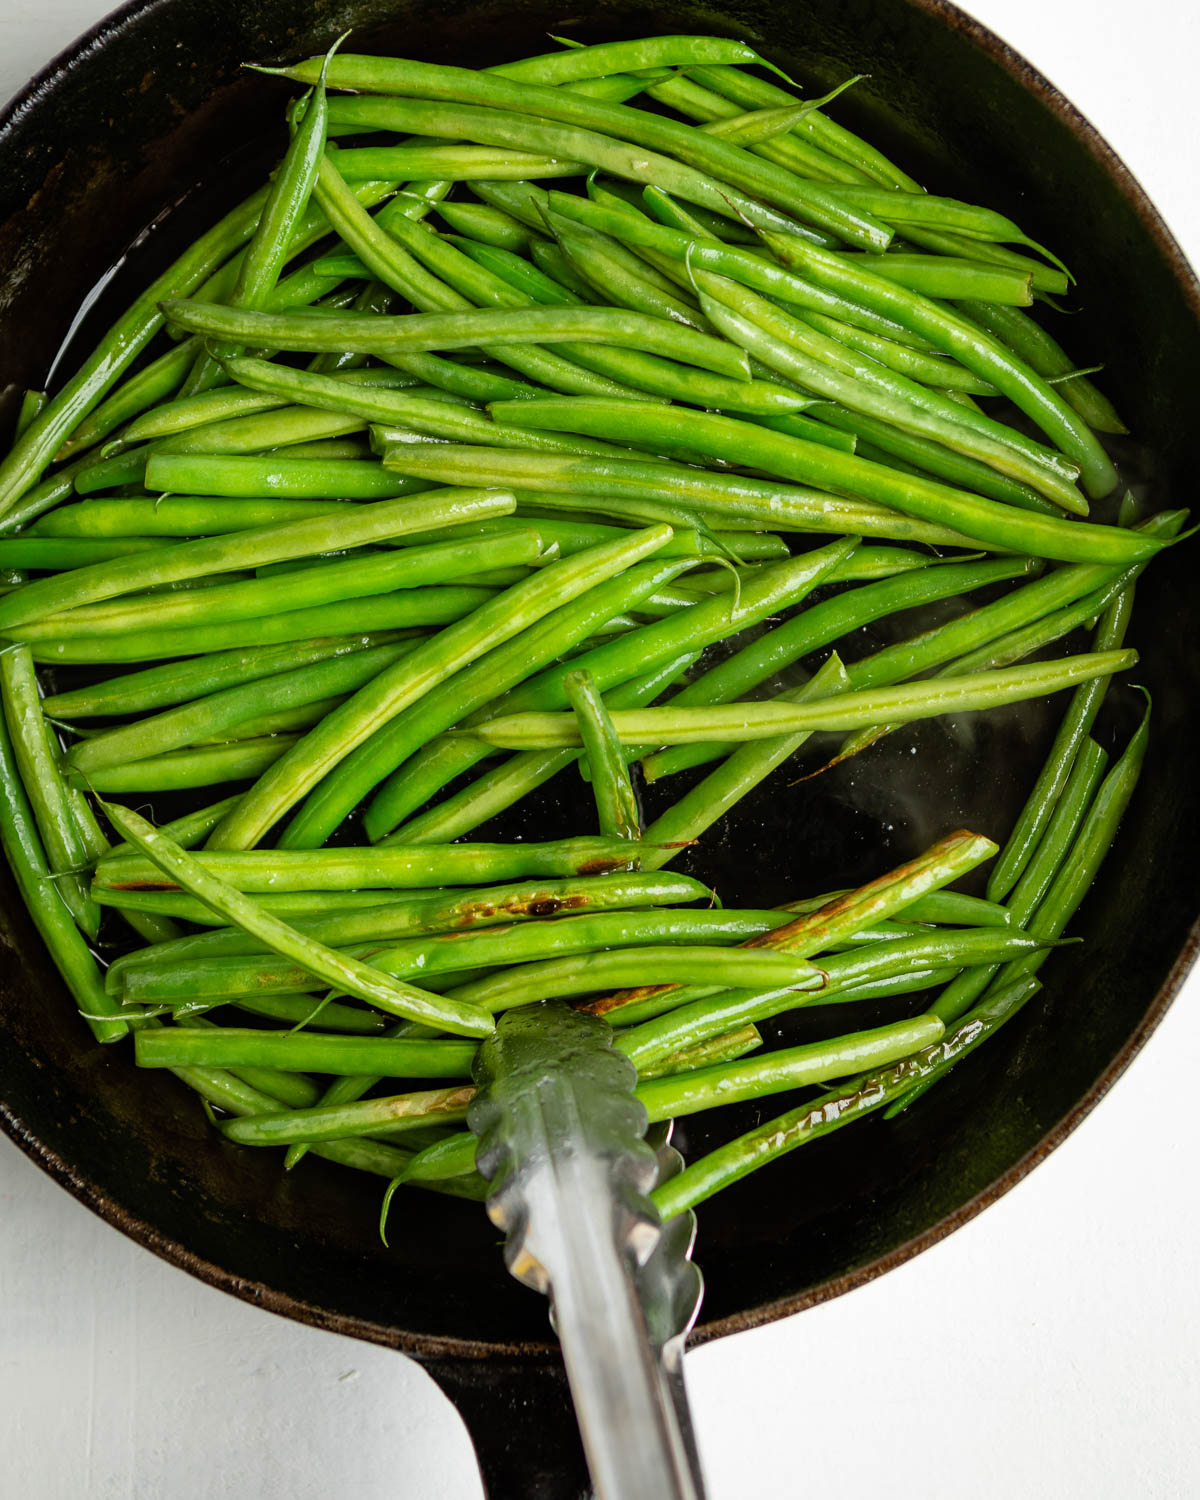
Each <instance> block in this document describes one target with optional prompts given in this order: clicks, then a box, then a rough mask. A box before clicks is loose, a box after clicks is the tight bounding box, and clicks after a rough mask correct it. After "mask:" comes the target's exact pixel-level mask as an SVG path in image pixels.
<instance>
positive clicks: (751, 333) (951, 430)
mask: <svg viewBox="0 0 1200 1500" xmlns="http://www.w3.org/2000/svg"><path fill="white" fill-rule="evenodd" d="M693 275H694V277H695V279H696V282H697V286H698V289H699V296H700V305H701V307H702V308H703V310H704V312H705V314H706V316H707V317H708V319H709V321H710V322H712V323H713V324H715V326H716V327H717V328H718V329H720V331H721V332H722V333H724V334H725V336H726V337H727V338H730V339H733V340H735V341H736V342H737V343H739V344H740V345H742V347H743V348H745V349H746V350H747V351H748V352H750V353H753V354H755V355H756V356H757V357H758V358H759V359H761V360H762V361H764V363H766V364H768V365H770V367H771V368H772V369H776V370H779V371H780V372H781V373H782V374H784V375H785V376H787V377H788V378H789V379H792V380H795V381H797V382H798V383H799V384H801V385H802V386H804V387H805V388H806V389H808V390H811V391H815V392H817V394H818V395H822V396H827V397H828V398H829V399H830V400H832V401H836V402H840V403H841V404H842V405H843V406H848V407H850V409H851V410H853V411H858V412H863V413H865V414H866V415H868V416H875V417H878V418H881V419H882V420H883V421H886V422H889V423H891V424H892V425H893V426H897V427H901V428H902V429H904V430H906V431H910V432H916V433H918V434H920V435H923V436H925V437H928V438H932V439H933V440H934V441H936V442H938V443H941V444H943V445H944V446H946V447H948V448H951V449H952V450H956V451H958V452H960V453H963V454H966V455H967V456H969V457H972V458H975V459H978V460H979V461H980V462H982V463H985V464H988V465H989V466H990V467H991V468H993V469H996V470H998V471H999V472H1000V473H1002V474H1005V475H1007V476H1008V477H1009V478H1011V479H1017V480H1020V481H1022V482H1023V483H1024V484H1026V485H1029V486H1031V487H1032V488H1033V489H1035V490H1037V491H1038V492H1039V493H1041V494H1043V495H1045V496H1046V497H1047V498H1048V499H1050V500H1053V501H1054V502H1055V503H1056V504H1058V505H1061V506H1062V507H1063V508H1064V509H1066V510H1070V511H1074V512H1078V513H1086V510H1087V505H1086V503H1085V501H1084V500H1083V499H1082V497H1081V496H1080V495H1079V494H1078V492H1077V491H1076V489H1075V486H1074V483H1073V480H1074V478H1075V475H1076V473H1077V470H1076V469H1075V468H1074V466H1072V465H1067V464H1064V463H1063V461H1062V460H1061V459H1060V458H1059V456H1058V455H1057V454H1055V453H1053V452H1052V451H1051V450H1049V449H1047V448H1044V447H1043V446H1042V445H1041V444H1038V443H1034V442H1031V441H1030V440H1029V439H1028V438H1026V437H1024V436H1023V435H1022V434H1021V433H1017V432H1014V431H1013V429H1012V428H1010V427H1006V426H1004V425H1003V424H1002V423H1000V422H996V421H993V420H992V419H991V418H990V417H986V416H981V415H980V416H977V415H975V414H974V413H969V412H967V411H966V410H965V409H964V408H963V407H961V406H960V405H958V403H957V402H954V401H951V400H950V399H949V398H948V397H946V396H944V395H942V394H941V392H940V391H935V390H929V389H928V388H927V387H925V386H923V385H921V384H920V383H919V382H918V381H914V380H910V379H909V378H908V377H907V376H906V375H901V374H897V373H894V372H892V371H889V370H887V369H884V368H881V367H880V366H879V365H877V364H876V362H875V361H874V360H872V359H870V358H869V357H864V356H861V355H858V354H856V353H854V352H853V351H852V350H850V349H849V348H848V347H847V346H845V345H842V344H840V343H839V342H838V341H837V340H836V339H832V338H830V337H828V335H826V334H823V333H821V332H819V331H818V330H817V329H816V328H814V327H812V326H811V325H810V324H809V323H807V322H805V321H803V320H801V319H799V318H796V317H793V316H792V315H791V314H790V313H788V312H787V311H785V310H784V309H783V308H781V307H778V306H776V305H775V304H773V303H771V302H768V301H767V300H766V299H765V298H763V297H760V296H759V295H758V293H757V292H753V291H751V290H750V289H749V288H748V287H741V286H739V285H738V284H737V283H736V282H733V281H730V280H728V279H727V278H723V277H718V276H713V275H712V274H711V273H710V272H707V271H694V272H693Z"/></svg>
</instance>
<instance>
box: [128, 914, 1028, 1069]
mask: <svg viewBox="0 0 1200 1500" xmlns="http://www.w3.org/2000/svg"><path fill="white" fill-rule="evenodd" d="M786 925H788V917H787V915H786V914H785V913H782V912H762V911H736V912H735V911H716V912H714V911H673V910H666V909H663V908H655V909H652V910H647V911H614V912H600V913H598V914H591V915H587V914H585V915H579V916H572V917H569V918H564V919H561V920H558V921H549V922H546V921H528V922H517V923H515V924H513V925H511V926H503V927H493V928H483V929H472V930H470V931H468V932H461V931H455V932H449V933H441V934H436V933H435V934H432V935H421V936H418V937H410V938H403V939H401V940H399V941H398V942H394V943H391V944H388V945H386V946H384V947H380V946H379V943H378V942H377V941H376V942H368V943H354V944H350V945H347V946H344V947H341V948H339V950H338V951H340V952H342V953H345V954H346V955H347V956H350V957H354V958H358V959H363V960H365V961H369V962H370V965H371V967H372V968H373V969H378V970H379V971H380V973H383V974H390V975H392V976H393V977H395V978H398V979H416V978H418V977H420V978H421V979H422V980H423V982H426V983H435V984H436V983H438V982H439V980H438V979H437V978H435V976H440V982H441V983H442V984H443V985H444V982H445V977H446V976H447V975H450V974H453V973H455V971H462V970H465V969H470V970H472V971H476V970H479V969H489V968H492V967H494V966H496V965H505V966H510V965H522V966H523V965H525V964H527V963H530V962H533V961H541V960H544V959H548V958H553V957H560V956H565V955H571V954H575V955H582V956H590V955H591V953H592V950H593V949H598V948H605V949H618V948H632V947H640V946H641V945H644V944H646V943H648V942H653V943H677V944H679V945H681V946H683V945H687V946H697V945H700V946H704V945H707V946H709V947H712V946H719V945H721V944H724V943H729V944H733V943H735V942H739V941H741V942H744V941H745V940H746V939H747V938H754V937H758V936H759V935H761V934H762V933H764V932H769V931H771V929H772V928H773V927H777V928H782V927H784V926H786ZM986 930H987V931H990V932H992V933H995V932H996V931H997V929H994V928H990V929H986ZM297 931H300V929H299V928H297ZM310 935H311V934H310ZM1003 951H1004V956H1005V957H1008V956H1011V953H1012V952H1013V951H1016V950H1012V949H1005V950H1003ZM109 973H110V976H111V978H110V982H109V984H108V988H109V989H110V990H117V991H120V992H122V993H123V994H124V996H125V1000H126V1003H138V1004H153V1005H160V1004H166V1005H178V1004H180V1003H184V1004H186V1003H188V1002H189V1001H191V1000H192V999H196V998H200V999H205V1000H213V999H215V998H217V997H221V998H223V999H228V998H232V997H235V996H237V995H242V994H256V995H257V994H272V993H280V994H286V993H289V992H296V991H301V990H304V989H307V988H310V987H311V983H312V981H311V977H310V976H309V974H308V973H307V971H306V970H305V969H304V968H303V967H299V966H297V965H296V964H294V963H291V962H285V961H282V960H281V959H279V958H262V957H259V956H257V955H249V956H242V955H236V954H235V955H232V956H228V957H227V956H222V955H216V956H214V955H211V954H209V953H208V952H207V951H203V950H201V951H199V952H197V951H195V950H194V949H193V950H192V951H191V952H190V953H189V952H184V953H182V955H181V953H180V951H179V950H178V949H176V950H175V951H173V952H171V953H169V954H165V955H164V956H163V957H161V958H157V957H155V956H153V955H149V956H147V954H146V953H145V952H144V951H143V953H140V954H138V955H136V956H132V955H131V956H130V958H128V959H126V960H122V961H120V962H119V964H117V965H114V966H113V968H112V969H110V971H109ZM453 982H454V983H456V984H459V983H463V982H465V980H460V979H458V978H456V979H455V980H454V981H453ZM355 1071H356V1072H362V1071H363V1069H361V1068H358V1069H356V1070H355Z"/></svg>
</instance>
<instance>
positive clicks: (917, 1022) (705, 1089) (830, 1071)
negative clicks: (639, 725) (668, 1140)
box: [637, 1016, 944, 1121]
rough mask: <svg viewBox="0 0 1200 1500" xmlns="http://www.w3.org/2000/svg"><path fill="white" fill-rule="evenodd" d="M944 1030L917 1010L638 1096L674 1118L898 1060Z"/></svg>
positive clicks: (649, 1087)
mask: <svg viewBox="0 0 1200 1500" xmlns="http://www.w3.org/2000/svg"><path fill="white" fill-rule="evenodd" d="M943 1030H944V1028H943V1027H942V1023H941V1022H940V1021H938V1020H937V1019H936V1017H933V1016H918V1017H916V1018H915V1019H914V1020H911V1021H897V1022H893V1023H892V1025H890V1026H879V1027H876V1028H875V1029H874V1030H873V1031H861V1032H852V1033H851V1034H849V1035H848V1036H841V1037H835V1038H833V1039H832V1040H830V1041H827V1042H810V1043H808V1044H807V1045H806V1046H802V1047H786V1048H782V1049H780V1050H779V1051H776V1052H771V1053H768V1054H767V1055H766V1056H764V1057H759V1058H753V1059H751V1060H750V1061H749V1062H735V1063H724V1064H721V1065H719V1066H717V1067H713V1068H703V1069H700V1070H699V1071H697V1072H695V1073H684V1074H675V1075H673V1076H670V1077H667V1078H658V1079H654V1080H652V1081H647V1082H645V1083H639V1084H638V1088H637V1096H638V1098H639V1099H640V1100H641V1102H642V1104H643V1105H644V1106H645V1109H646V1113H647V1114H648V1115H649V1117H650V1119H651V1120H652V1121H654V1120H668V1119H674V1118H678V1117H679V1116H680V1115H691V1114H696V1113H697V1112H698V1111H699V1110H702V1109H711V1108H713V1107H715V1106H717V1105H722V1104H737V1103H740V1102H741V1101H742V1100H743V1099H761V1098H763V1097H765V1096H766V1095H768V1094H774V1093H780V1092H783V1091H786V1090H788V1089H795V1088H803V1087H805V1086H806V1085H808V1084H812V1083H822V1082H825V1081H826V1080H828V1079H830V1078H838V1077H844V1076H845V1075H846V1074H848V1073H857V1072H860V1071H861V1070H862V1067H863V1065H864V1064H865V1066H866V1067H868V1068H870V1067H876V1066H882V1065H885V1064H887V1063H890V1062H895V1061H896V1060H897V1059H898V1058H902V1057H907V1056H908V1055H909V1053H911V1052H915V1051H917V1050H918V1049H919V1048H921V1047H924V1046H928V1045H931V1044H932V1043H933V1042H935V1041H937V1039H938V1038H939V1037H940V1036H941V1035H942V1032H943ZM860 1059H861V1061H860Z"/></svg>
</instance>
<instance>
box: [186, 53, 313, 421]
mask: <svg viewBox="0 0 1200 1500" xmlns="http://www.w3.org/2000/svg"><path fill="white" fill-rule="evenodd" d="M336 46H337V43H336V42H335V43H334V48H336ZM332 56H333V48H331V49H330V51H329V52H328V53H327V54H326V57H325V64H324V66H323V67H322V69H321V73H320V76H319V77H318V78H317V81H316V83H315V84H314V85H313V89H312V92H311V93H310V94H309V96H308V98H307V100H306V101H304V102H303V103H302V104H301V106H300V108H299V109H297V110H296V111H295V113H294V114H293V116H292V120H293V123H294V125H295V129H294V131H293V134H292V138H291V140H290V141H289V143H288V147H287V150H286V151H285V152H284V154H283V160H282V161H281V162H280V164H279V166H278V168H277V169H276V171H275V173H274V174H273V176H272V178H271V183H270V187H269V190H268V192H267V201H266V202H265V203H264V204H263V207H262V212H261V214H260V215H259V219H258V223H257V225H256V226H255V230H254V234H253V236H252V237H251V239H250V243H249V244H248V245H247V246H246V250H245V253H244V255H243V256H242V258H241V265H240V266H239V267H238V276H237V281H236V283H235V284H234V287H233V290H232V292H231V293H230V296H229V303H230V305H231V306H233V307H262V306H263V305H264V304H265V302H266V300H267V298H268V296H269V295H270V293H271V292H272V290H273V289H274V287H275V284H276V282H277V281H278V280H279V276H280V272H281V271H282V270H283V267H284V264H285V262H286V261H287V259H288V257H289V256H290V255H291V253H292V252H291V248H290V246H291V242H292V239H293V237H294V235H295V231H296V230H297V228H298V227H299V225H300V220H301V218H302V216H303V214H304V212H305V210H306V209H307V208H308V203H309V199H310V198H311V196H312V191H313V186H314V184H315V183H316V180H317V166H318V164H319V163H320V160H321V157H322V156H323V155H324V151H325V128H326V123H327V101H326V97H325V79H326V70H327V68H328V64H329V59H330V57H332ZM232 352H233V350H231V349H229V348H227V347H226V348H222V347H218V348H216V349H208V348H206V349H205V350H204V352H203V353H202V354H200V355H199V356H198V357H197V360H196V364H195V366H194V367H193V369H192V371H191V373H190V374H189V375H188V378H187V379H186V380H185V382H184V386H183V394H184V395H187V396H193V395H197V394H199V392H201V391H203V390H207V389H208V388H209V387H210V386H211V385H213V384H214V383H215V381H216V380H217V378H218V377H219V375H220V368H219V365H218V363H217V361H218V360H219V359H220V358H221V356H222V355H226V354H230V353H232Z"/></svg>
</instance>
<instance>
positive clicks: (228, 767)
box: [71, 734, 296, 792]
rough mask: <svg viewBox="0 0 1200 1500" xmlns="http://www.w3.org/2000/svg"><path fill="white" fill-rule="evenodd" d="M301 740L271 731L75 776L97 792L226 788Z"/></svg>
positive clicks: (249, 776)
mask: <svg viewBox="0 0 1200 1500" xmlns="http://www.w3.org/2000/svg"><path fill="white" fill-rule="evenodd" d="M295 738H296V737H295V736H294V735H284V734H280V735H268V736H267V737H266V738H265V739H261V740H237V741H235V742H234V743H233V744H229V745H213V746H210V747H209V748H207V749H203V750H171V751H169V752H168V753H167V754H165V755H154V756H151V757H150V758H149V759H148V760H129V761H125V762H123V763H122V764H121V765H117V766H102V767H101V768H100V769H99V770H96V771H93V772H91V773H90V774H89V775H88V776H87V777H86V779H85V778H84V776H83V774H82V773H80V772H74V773H72V776H71V780H72V781H73V782H74V783H75V784H76V785H78V786H85V787H87V788H88V789H89V790H91V791H94V792H178V791H186V790H188V789H189V788H191V787H202V786H220V785H221V784H222V783H223V782H226V781H253V780H254V778H255V777H257V776H261V775H262V773H263V772H264V771H265V770H266V769H267V767H268V766H270V765H272V764H273V763H274V762H275V761H276V760H278V759H279V757H280V756H281V755H283V754H284V752H285V751H286V750H287V749H288V747H289V745H291V744H293V743H294V741H295Z"/></svg>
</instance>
